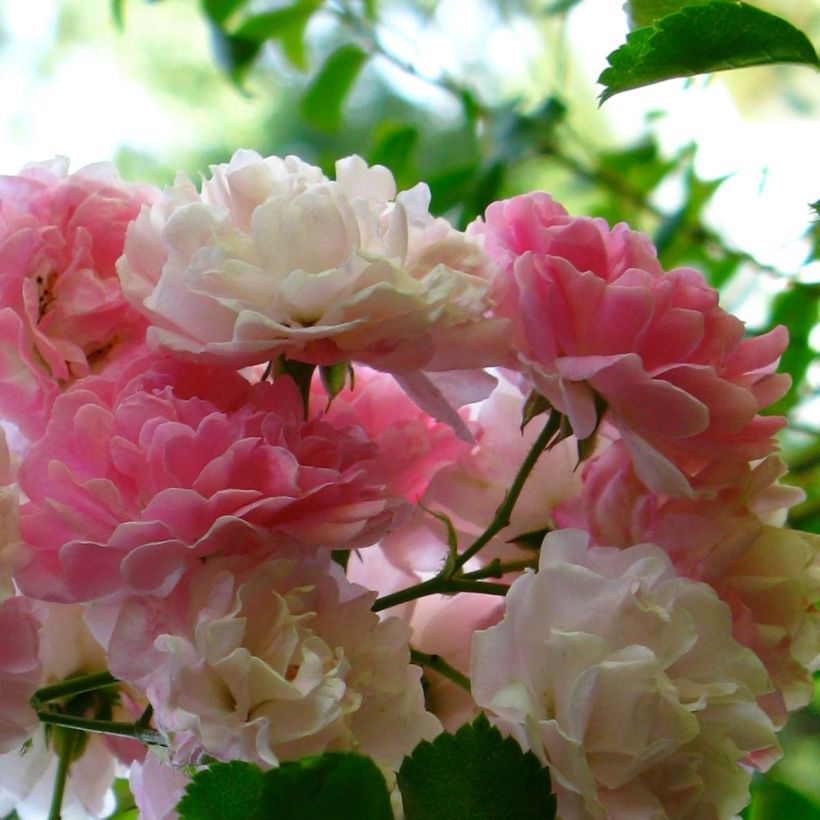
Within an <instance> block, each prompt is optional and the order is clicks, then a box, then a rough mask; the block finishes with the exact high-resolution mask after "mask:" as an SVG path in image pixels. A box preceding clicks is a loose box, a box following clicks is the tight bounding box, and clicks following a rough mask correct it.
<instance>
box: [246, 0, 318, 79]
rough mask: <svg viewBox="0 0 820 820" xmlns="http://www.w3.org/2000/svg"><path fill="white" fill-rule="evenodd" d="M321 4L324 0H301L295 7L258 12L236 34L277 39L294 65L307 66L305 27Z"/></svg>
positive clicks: (255, 40) (263, 38) (253, 38)
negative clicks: (321, 0)
mask: <svg viewBox="0 0 820 820" xmlns="http://www.w3.org/2000/svg"><path fill="white" fill-rule="evenodd" d="M319 3H320V0H300V2H298V3H294V4H293V5H292V6H285V7H284V8H279V9H274V10H273V11H266V12H263V13H261V14H254V15H253V16H251V17H248V18H247V19H245V20H243V21H242V23H241V24H240V26H239V27H238V28H237V29H236V31H235V32H234V34H235V35H236V36H237V37H241V38H243V39H245V40H252V41H254V42H256V43H260V44H261V43H264V42H265V41H266V40H276V41H277V42H278V43H279V45H280V46H281V47H282V51H283V52H284V54H285V56H286V57H287V59H288V60H289V61H290V63H291V65H293V66H295V67H296V68H301V69H305V68H307V58H306V56H305V26H306V25H307V24H308V21H309V20H310V17H311V15H312V14H313V13H314V12H315V11H316V9H317V8H318V7H319Z"/></svg>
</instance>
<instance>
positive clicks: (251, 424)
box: [16, 358, 404, 601]
mask: <svg viewBox="0 0 820 820" xmlns="http://www.w3.org/2000/svg"><path fill="white" fill-rule="evenodd" d="M378 455H379V453H378V448H377V446H376V445H375V444H374V443H373V442H372V441H371V440H370V439H369V438H368V437H367V435H366V434H365V432H364V431H363V430H362V429H361V428H360V427H348V426H336V425H334V424H332V423H331V422H330V421H329V420H327V419H326V418H324V417H316V418H313V419H310V420H308V421H304V420H303V409H302V402H301V398H300V396H299V393H298V391H297V389H296V386H295V385H294V384H293V382H292V381H291V380H290V379H288V378H282V379H278V380H277V382H276V384H270V383H267V382H265V383H257V384H253V385H252V384H250V383H249V382H248V381H246V380H245V379H244V378H243V377H242V376H240V375H239V374H237V373H234V372H230V371H224V370H213V369H211V368H207V367H203V366H200V365H192V364H183V363H181V362H179V361H176V360H173V359H162V358H160V359H156V360H151V359H150V358H149V359H146V360H142V361H138V362H136V363H134V365H133V366H132V367H131V369H130V370H129V371H127V372H126V374H125V375H124V377H123V378H122V379H121V380H120V381H119V383H118V384H114V383H113V382H112V381H110V380H107V379H103V378H88V379H85V380H83V381H81V382H79V383H78V384H77V385H76V386H75V387H74V388H72V389H71V390H70V391H68V392H67V393H66V394H65V395H63V396H61V397H60V398H59V399H58V401H57V402H56V403H55V407H54V413H53V417H52V420H51V423H50V425H49V428H48V431H47V433H46V435H45V437H44V438H43V439H42V440H41V441H39V442H38V443H37V444H35V445H34V446H33V447H32V448H31V450H30V451H29V452H28V453H27V454H26V457H25V459H24V461H23V464H22V466H21V470H20V485H21V487H22V488H23V491H24V492H25V493H26V495H27V496H28V498H29V499H30V501H29V502H28V503H27V504H25V505H24V506H23V507H22V509H21V521H20V527H21V532H22V535H23V538H24V540H25V541H26V542H27V543H28V544H29V545H30V547H31V548H32V550H33V557H32V560H31V562H30V563H29V564H28V565H27V566H25V567H24V568H23V569H21V570H19V571H18V573H17V575H16V578H17V580H18V583H20V585H21V586H22V587H23V588H25V589H26V590H27V593H28V594H31V595H33V596H35V597H40V598H46V599H49V600H64V601H65V600H68V601H71V600H90V599H92V598H98V597H101V596H104V595H108V594H110V593H113V592H116V591H118V590H120V589H123V588H128V589H131V590H136V591H145V592H149V591H150V592H153V593H155V594H164V593H165V592H167V591H168V590H169V589H170V588H171V587H172V586H173V585H174V583H176V581H177V580H178V578H179V577H180V575H181V573H182V572H183V571H184V570H185V568H186V567H187V566H189V565H190V564H191V563H196V562H197V561H198V560H199V559H200V558H203V557H205V556H208V555H212V554H215V553H222V552H232V551H233V552H238V551H245V552H248V551H256V550H260V551H262V552H267V551H270V549H272V548H279V549H280V550H297V551H300V552H305V551H307V552H309V553H310V552H312V551H314V550H316V549H320V548H323V549H334V548H344V549H347V548H355V547H361V546H366V545H368V544H371V543H373V542H375V541H377V540H378V538H379V537H380V536H381V535H382V534H383V533H384V532H385V530H386V529H387V527H388V526H390V525H391V524H392V523H393V522H394V519H395V517H396V515H397V514H398V513H400V512H401V511H402V510H403V508H404V502H403V501H402V500H401V499H399V498H396V497H391V496H388V495H387V493H386V492H385V490H384V487H383V485H382V484H380V483H379V482H378V480H376V481H375V482H374V481H371V479H370V477H369V471H368V468H369V465H370V463H371V462H372V461H373V460H374V459H376V458H378Z"/></svg>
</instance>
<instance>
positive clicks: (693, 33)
mask: <svg viewBox="0 0 820 820" xmlns="http://www.w3.org/2000/svg"><path fill="white" fill-rule="evenodd" d="M608 60H609V64H610V67H609V68H607V69H605V70H604V71H603V72H602V74H601V76H600V77H599V78H598V82H599V83H601V84H602V85H604V86H606V88H605V89H604V91H603V93H602V94H601V102H603V101H605V100H607V99H609V98H610V97H611V96H612V95H613V94H618V93H620V92H621V91H627V90H628V89H630V88H639V87H640V86H644V85H651V84H652V83H657V82H660V81H661V80H668V79H671V78H672V77H691V76H692V75H694V74H703V73H707V72H712V71H723V70H725V69H730V68H744V67H747V66H755V65H768V64H771V63H804V64H807V65H813V66H815V67H818V66H820V60H818V57H817V54H816V52H815V50H814V48H813V47H812V45H811V43H810V42H809V40H808V38H807V37H806V35H805V34H803V33H802V32H801V31H799V30H798V29H796V28H795V27H794V26H792V25H791V23H788V22H786V21H785V20H783V19H782V18H781V17H777V16H776V15H774V14H769V13H768V12H765V11H761V10H760V9H757V8H755V7H754V6H750V5H748V4H746V3H734V2H727V1H724V0H717V2H711V3H706V4H704V5H696V6H687V7H686V8H683V9H681V11H679V12H677V13H675V14H670V15H669V16H667V17H664V18H662V19H661V20H658V21H657V23H656V24H655V25H654V26H652V27H648V28H641V29H638V30H637V31H633V32H632V33H631V34H629V35H628V36H627V38H626V43H625V44H624V45H622V46H621V47H620V48H618V49H616V50H615V51H613V52H612V53H611V54H610V55H609V57H608Z"/></svg>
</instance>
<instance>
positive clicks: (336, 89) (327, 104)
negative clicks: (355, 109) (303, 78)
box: [302, 45, 368, 132]
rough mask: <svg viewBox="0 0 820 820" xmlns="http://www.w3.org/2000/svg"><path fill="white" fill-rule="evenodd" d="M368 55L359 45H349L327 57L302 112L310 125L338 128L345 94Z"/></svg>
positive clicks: (306, 96)
mask: <svg viewBox="0 0 820 820" xmlns="http://www.w3.org/2000/svg"><path fill="white" fill-rule="evenodd" d="M367 57H368V55H367V52H365V51H363V50H362V49H361V48H359V47H358V46H354V45H346V46H342V47H341V48H339V49H337V50H336V51H334V52H333V53H332V54H331V55H330V56H329V57H328V58H327V60H325V64H324V65H323V66H322V68H321V69H320V71H319V73H318V74H317V75H316V77H315V78H314V80H313V82H312V83H311V84H310V86H309V87H308V89H307V91H306V93H305V96H304V97H303V98H302V114H303V116H304V118H305V119H306V120H307V122H308V123H309V124H310V125H312V126H313V127H314V128H317V129H318V130H320V131H327V132H333V131H337V130H338V128H339V126H340V125H341V121H342V105H343V104H344V101H345V97H346V96H347V94H348V92H349V91H350V89H351V87H352V86H353V82H354V80H355V79H356V76H357V75H358V73H359V71H360V70H361V68H362V66H363V65H364V63H365V61H366V60H367Z"/></svg>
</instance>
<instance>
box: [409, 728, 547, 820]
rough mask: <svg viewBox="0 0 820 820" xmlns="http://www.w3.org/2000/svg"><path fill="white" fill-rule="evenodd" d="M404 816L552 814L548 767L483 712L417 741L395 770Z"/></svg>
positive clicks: (525, 818) (525, 819) (449, 819)
mask: <svg viewBox="0 0 820 820" xmlns="http://www.w3.org/2000/svg"><path fill="white" fill-rule="evenodd" d="M398 783H399V788H400V789H401V796H402V802H403V803H404V813H405V817H406V819H407V820H464V818H470V820H497V818H501V817H506V818H513V817H514V818H515V819H516V820H552V818H554V817H555V797H554V795H553V794H552V793H551V784H550V776H549V772H548V771H547V770H546V769H543V768H541V763H540V762H539V760H538V758H537V757H536V756H535V755H534V754H533V753H532V752H524V751H523V750H522V749H521V747H520V746H519V745H518V744H517V743H516V742H515V741H514V740H513V739H512V738H509V737H508V738H504V737H502V736H501V732H499V731H498V729H496V728H495V727H493V726H490V723H489V721H488V720H487V718H486V717H484V715H479V716H478V717H477V718H476V719H475V720H474V721H473V723H471V724H467V725H465V726H462V727H461V728H460V729H459V730H458V732H456V734H455V735H452V734H449V733H444V734H441V735H439V736H438V737H437V738H436V739H435V740H434V741H432V742H430V741H422V742H421V743H420V744H419V745H418V746H416V748H415V749H414V750H413V753H412V755H410V757H406V758H405V759H404V762H403V763H402V765H401V769H399V773H398Z"/></svg>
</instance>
